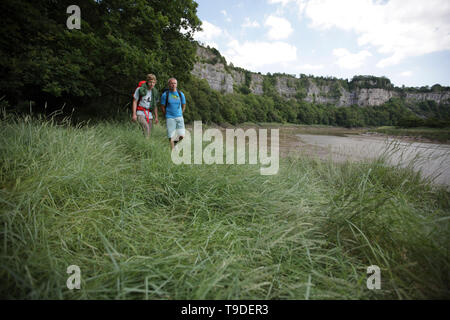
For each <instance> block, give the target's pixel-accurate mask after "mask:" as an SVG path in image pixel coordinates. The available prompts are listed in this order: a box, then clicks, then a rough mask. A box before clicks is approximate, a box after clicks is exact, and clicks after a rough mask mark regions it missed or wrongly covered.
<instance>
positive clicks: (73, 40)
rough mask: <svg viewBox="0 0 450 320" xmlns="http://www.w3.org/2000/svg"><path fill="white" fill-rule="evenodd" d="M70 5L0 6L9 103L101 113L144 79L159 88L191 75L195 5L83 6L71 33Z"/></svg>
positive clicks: (138, 1) (107, 0) (148, 1)
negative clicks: (66, 105) (71, 107)
mask: <svg viewBox="0 0 450 320" xmlns="http://www.w3.org/2000/svg"><path fill="white" fill-rule="evenodd" d="M72 4H73V1H69V0H61V1H59V0H43V1H27V0H10V1H2V2H1V4H0V17H1V18H0V26H1V28H2V33H1V38H0V48H1V49H0V72H1V73H2V78H1V80H0V91H1V95H2V96H6V97H7V99H8V100H9V101H11V102H12V103H17V101H18V100H33V101H36V102H37V103H38V105H39V104H41V105H42V104H43V103H44V102H45V101H48V102H49V103H50V104H51V102H53V103H54V104H57V103H58V101H60V102H62V101H64V102H65V103H72V104H73V105H74V107H79V108H85V109H88V108H89V109H90V110H91V111H92V110H95V109H97V110H96V111H97V112H104V109H105V108H106V109H107V110H108V108H114V106H116V107H117V104H120V103H124V102H126V101H129V100H130V97H131V94H132V92H133V90H134V88H135V87H136V85H137V81H138V80H140V79H143V78H144V76H145V74H147V73H154V74H156V75H157V77H158V80H159V85H160V86H161V85H164V84H165V82H166V80H167V79H168V78H169V76H170V77H172V76H174V77H177V78H179V79H180V80H184V79H187V78H188V77H189V73H190V70H191V69H192V67H193V64H194V61H195V48H196V47H195V43H194V42H193V41H192V40H193V39H192V34H193V32H194V31H197V30H199V28H200V25H201V22H200V20H199V18H198V17H197V3H196V2H195V1H192V0H171V1H160V0H134V1H130V0H97V1H94V0H80V1H77V5H78V6H79V7H80V11H81V28H80V29H72V30H69V29H68V28H67V26H66V21H67V19H68V18H69V17H70V14H69V13H67V8H68V7H69V6H70V5H72ZM100 104H101V107H100ZM100 109H101V110H100Z"/></svg>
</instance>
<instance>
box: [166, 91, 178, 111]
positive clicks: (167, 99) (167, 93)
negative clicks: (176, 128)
mask: <svg viewBox="0 0 450 320" xmlns="http://www.w3.org/2000/svg"><path fill="white" fill-rule="evenodd" d="M177 92H178V96H179V97H180V102H181V91H180V90H178V89H177ZM169 93H170V90H169V89H167V91H166V109H167V104H168V103H169Z"/></svg>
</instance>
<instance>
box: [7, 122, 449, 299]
mask: <svg viewBox="0 0 450 320" xmlns="http://www.w3.org/2000/svg"><path fill="white" fill-rule="evenodd" d="M68 122H69V121H66V123H64V122H62V123H61V122H60V123H56V122H55V121H53V120H51V119H50V120H45V119H33V118H31V117H29V116H26V117H18V116H10V115H6V114H3V117H2V120H1V126H0V131H1V135H0V139H1V142H0V165H1V167H0V184H1V185H0V232H1V236H0V247H1V249H0V259H1V261H0V281H1V286H0V296H1V297H3V298H19V299H412V298H419V299H428V298H444V299H448V298H449V256H448V243H449V213H450V201H449V199H450V197H449V193H448V192H447V191H445V190H444V189H440V188H438V187H434V186H433V185H432V184H431V183H430V181H426V180H423V179H422V178H421V177H420V175H418V174H416V173H414V172H413V171H411V170H407V169H397V168H390V167H388V166H386V165H385V164H384V163H383V162H382V161H381V160H380V161H374V162H371V163H360V164H355V163H345V164H334V163H332V162H322V161H318V160H314V159H309V158H305V157H298V158H293V157H291V158H287V159H282V160H281V163H280V170H279V173H278V174H277V175H274V176H261V175H260V174H259V165H258V166H254V165H179V166H177V165H174V164H173V163H172V161H171V158H170V152H169V144H168V142H167V139H166V138H165V130H164V129H163V127H162V126H157V127H155V128H154V131H153V133H152V137H151V139H150V140H145V139H144V137H143V136H142V133H141V132H140V131H139V129H138V127H137V125H135V124H131V123H127V122H123V123H120V122H110V123H107V122H105V123H101V124H96V125H84V126H73V125H70V124H69V123H68ZM69 265H77V266H79V267H80V269H81V289H80V290H69V289H68V288H67V287H66V281H67V278H68V277H69V274H67V273H66V269H67V267H68V266H69ZM370 265H378V266H379V267H380V268H381V279H382V286H381V290H375V291H371V290H368V289H367V287H366V279H367V277H368V275H367V273H366V270H367V267H368V266H370Z"/></svg>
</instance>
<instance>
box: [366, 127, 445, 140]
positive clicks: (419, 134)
mask: <svg viewBox="0 0 450 320" xmlns="http://www.w3.org/2000/svg"><path fill="white" fill-rule="evenodd" d="M370 131H374V132H378V133H383V134H387V135H391V136H403V137H413V138H425V139H429V140H435V141H439V142H446V143H449V142H450V128H421V127H419V128H397V127H392V126H385V127H378V128H376V129H373V130H370Z"/></svg>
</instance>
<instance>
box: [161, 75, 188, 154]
mask: <svg viewBox="0 0 450 320" xmlns="http://www.w3.org/2000/svg"><path fill="white" fill-rule="evenodd" d="M177 85H178V82H177V79H175V78H170V79H169V90H168V91H166V92H164V93H163V94H162V96H161V102H160V103H161V109H162V112H163V114H164V115H165V116H166V126H167V137H168V138H169V141H170V146H171V147H172V149H173V148H174V147H175V138H176V136H177V135H178V137H179V139H178V141H181V140H182V139H183V138H184V135H185V129H184V119H183V112H184V109H186V98H185V97H184V94H183V92H181V91H178V90H177ZM166 99H168V101H166ZM166 102H167V103H166ZM166 105H167V108H166Z"/></svg>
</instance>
